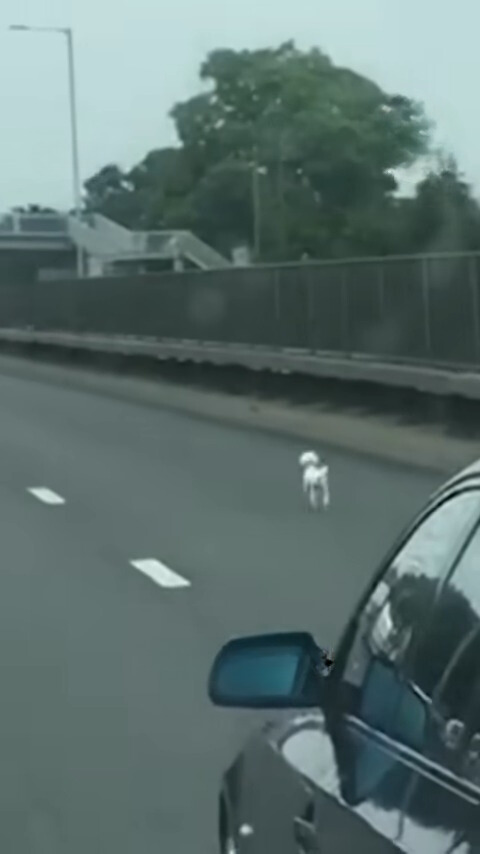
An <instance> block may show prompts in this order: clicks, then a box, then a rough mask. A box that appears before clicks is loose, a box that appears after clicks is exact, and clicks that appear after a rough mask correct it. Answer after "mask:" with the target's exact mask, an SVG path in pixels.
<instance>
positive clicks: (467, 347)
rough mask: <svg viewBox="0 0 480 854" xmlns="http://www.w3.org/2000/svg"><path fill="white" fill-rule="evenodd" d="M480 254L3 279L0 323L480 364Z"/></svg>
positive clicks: (425, 361) (36, 327) (389, 357)
mask: <svg viewBox="0 0 480 854" xmlns="http://www.w3.org/2000/svg"><path fill="white" fill-rule="evenodd" d="M479 306H480V255H479V254H464V255H460V254H458V255H442V256H433V255H432V256H425V257H401V258H390V259H362V260H357V261H343V262H327V263H319V264H300V265H287V266H283V267H276V266H265V267H256V268H246V269H239V268H230V269H227V270H225V269H224V270H216V271H210V272H185V273H164V274H160V275H148V276H136V277H132V276H130V277H128V276H125V277H121V278H120V277H112V278H106V279H88V280H80V281H78V280H77V281H76V280H69V281H56V282H39V283H36V284H35V285H33V286H30V285H29V286H20V285H15V284H14V283H12V285H11V286H10V287H0V327H3V328H22V327H23V328H24V327H27V326H28V327H32V328H34V329H38V330H51V331H55V330H57V331H58V330H60V331H65V332H76V333H92V334H107V335H130V336H137V337H153V338H159V339H160V338H161V339H176V340H179V341H180V340H190V341H200V342H217V343H219V344H222V345H230V344H241V345H247V346H252V347H259V346H260V347H268V348H270V349H284V350H288V349H292V350H302V351H307V352H322V353H332V354H351V355H360V356H363V357H372V358H377V359H379V360H385V361H399V362H413V363H420V364H422V363H423V364H430V365H449V366H452V365H454V366H466V365H467V366H472V367H475V368H476V367H479V366H480V308H479Z"/></svg>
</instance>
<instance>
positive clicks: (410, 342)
mask: <svg viewBox="0 0 480 854" xmlns="http://www.w3.org/2000/svg"><path fill="white" fill-rule="evenodd" d="M381 301H382V322H381V331H380V333H379V338H378V345H379V355H380V356H384V357H385V358H387V357H389V358H400V359H401V358H409V359H425V358H427V357H428V352H427V347H426V337H425V331H426V326H425V323H426V318H425V310H424V309H425V300H424V292H423V265H422V262H421V261H420V262H419V261H418V259H411V258H407V259H405V260H403V259H402V260H399V261H395V262H384V263H383V265H382V282H381Z"/></svg>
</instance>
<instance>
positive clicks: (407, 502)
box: [0, 361, 438, 854]
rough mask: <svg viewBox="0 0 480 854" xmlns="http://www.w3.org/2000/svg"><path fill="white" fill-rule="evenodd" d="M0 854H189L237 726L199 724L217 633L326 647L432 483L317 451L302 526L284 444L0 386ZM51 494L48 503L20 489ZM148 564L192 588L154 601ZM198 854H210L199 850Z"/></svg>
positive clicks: (209, 833) (139, 409)
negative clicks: (55, 497) (321, 507)
mask: <svg viewBox="0 0 480 854" xmlns="http://www.w3.org/2000/svg"><path fill="white" fill-rule="evenodd" d="M0 401H1V418H0V459H1V469H0V471H1V477H0V513H1V518H2V536H1V538H0V543H1V551H0V555H2V556H3V561H2V569H1V570H0V680H1V684H2V688H3V690H2V697H3V703H2V705H1V706H0V738H1V740H2V746H3V756H4V758H5V757H6V761H4V762H2V763H0V809H1V812H2V821H0V848H2V849H5V850H12V851H13V850H14V851H15V852H16V854H23V852H27V851H28V852H34V854H36V853H37V852H41V854H43V852H44V851H45V852H47V851H48V852H49V854H52V852H57V851H58V852H62V854H64V852H66V851H67V852H69V854H77V852H82V854H84V852H85V851H88V852H95V851H99V852H102V854H106V852H110V851H111V852H114V854H127V852H128V854H131V852H134V851H135V854H150V852H153V851H155V852H158V851H159V850H162V851H163V850H164V851H172V852H179V854H183V852H190V851H199V852H200V854H203V852H205V854H206V852H210V851H211V850H212V845H213V841H212V839H213V834H214V826H215V818H216V816H215V807H216V803H215V799H216V794H217V784H218V777H219V774H220V772H221V769H222V767H223V766H224V765H225V763H226V762H227V761H228V760H229V758H230V757H231V756H232V755H233V752H234V750H235V749H236V748H237V747H238V744H239V743H240V741H241V739H242V738H243V737H244V734H245V733H246V732H247V731H248V729H249V728H250V727H251V725H252V723H253V719H252V717H251V716H249V715H235V714H228V713H224V712H221V711H218V710H214V709H211V708H210V707H209V704H208V702H207V700H206V696H205V679H206V675H207V672H208V667H209V664H210V660H211V657H212V655H213V653H214V651H215V649H216V647H217V645H218V644H219V643H221V642H222V640H224V639H225V638H226V637H228V636H229V635H230V634H233V633H237V632H242V631H256V630H267V629H270V628H284V627H307V628H309V629H311V630H313V631H314V632H315V634H316V635H317V637H318V638H319V639H320V640H322V641H324V642H325V643H329V644H333V643H334V642H335V640H336V638H337V636H338V632H339V631H340V629H341V624H342V622H343V620H344V619H345V617H346V615H347V613H348V610H349V608H350V607H351V605H352V603H353V602H354V601H355V599H356V597H357V596H358V593H359V591H360V590H361V588H362V586H363V584H364V583H365V580H366V578H367V577H368V575H369V574H370V572H371V571H372V569H373V568H374V565H375V562H376V561H377V560H378V558H379V557H380V556H381V554H382V552H383V550H384V548H385V547H386V546H387V545H388V543H389V541H390V539H391V537H392V536H394V535H395V533H396V532H397V531H398V528H399V527H400V526H401V525H402V524H403V523H404V521H405V520H406V519H407V518H408V517H409V516H410V515H411V514H412V513H413V512H414V510H415V509H416V508H417V507H418V505H419V504H420V503H421V502H422V500H424V498H425V497H426V495H427V494H428V493H429V491H430V490H431V489H432V488H433V487H434V486H435V485H436V484H437V483H438V477H436V476H435V475H429V474H427V473H419V472H415V471H413V470H412V471H408V470H405V469H400V468H398V467H394V466H388V465H386V464H384V463H379V462H374V461H372V460H366V459H362V458H357V457H355V456H352V455H347V454H340V453H334V452H331V453H330V452H329V453H328V457H329V460H330V463H331V466H332V501H333V505H332V509H331V513H330V514H329V515H328V516H325V517H323V516H322V517H317V516H312V515H310V514H308V513H306V512H305V510H304V508H303V506H302V502H301V499H300V495H299V488H298V481H299V473H298V469H297V461H296V458H297V455H298V452H299V451H300V450H303V445H302V444H301V443H299V442H297V441H295V440H292V439H286V438H282V437H278V436H271V435H265V434H260V433H256V432H255V431H249V430H240V429H235V428H232V427H226V426H222V425H219V424H214V423H209V422H208V421H204V420H200V419H193V418H189V417H187V416H185V415H178V414H174V413H171V412H167V411H163V410H161V409H157V408H153V407H147V406H141V405H138V404H135V405H134V404H130V403H128V402H126V401H124V400H123V401H121V400H116V399H115V398H114V397H111V398H110V397H109V398H103V397H100V396H99V395H96V394H92V393H87V392H84V391H78V390H74V389H70V388H67V387H66V388H63V389H62V388H60V387H59V386H58V385H54V384H49V383H48V382H41V381H38V380H37V381H33V380H29V379H27V378H23V379H21V378H19V377H12V376H9V375H8V372H7V373H5V374H2V364H1V361H0ZM38 486H44V487H48V488H50V489H52V490H54V491H55V492H56V493H58V494H59V495H61V496H62V497H64V498H65V501H66V503H65V504H64V505H61V506H58V507H56V506H53V507H48V506H45V505H43V504H42V503H41V502H39V501H38V500H37V499H36V498H34V497H33V496H32V495H31V494H29V493H28V492H27V489H28V488H29V487H38ZM140 558H157V559H158V560H161V561H164V562H165V563H166V564H167V565H168V566H169V567H171V569H173V570H175V571H176V572H178V573H180V574H181V575H182V576H183V577H185V578H187V579H188V580H189V581H190V582H191V586H190V587H188V588H185V589H177V590H169V589H165V588H163V587H160V586H158V585H155V584H154V583H153V582H152V581H150V580H149V579H148V578H145V577H144V576H142V575H141V574H140V573H139V572H138V571H137V570H135V569H134V568H133V567H132V566H131V564H130V561H131V560H134V559H140ZM213 850H214V849H213Z"/></svg>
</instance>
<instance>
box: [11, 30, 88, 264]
mask: <svg viewBox="0 0 480 854" xmlns="http://www.w3.org/2000/svg"><path fill="white" fill-rule="evenodd" d="M9 29H10V30H13V31H15V32H23V33H60V35H62V36H64V37H65V40H66V45H67V59H68V90H69V101H70V132H71V142H72V179H73V199H74V210H75V216H76V217H77V219H80V212H81V208H82V194H81V186H80V165H79V155H78V125H77V96H76V88H75V58H74V45H73V30H72V28H71V27H30V26H26V25H24V24H12V25H11V26H10V27H9ZM77 275H78V276H82V275H83V254H82V250H81V248H80V247H79V246H77Z"/></svg>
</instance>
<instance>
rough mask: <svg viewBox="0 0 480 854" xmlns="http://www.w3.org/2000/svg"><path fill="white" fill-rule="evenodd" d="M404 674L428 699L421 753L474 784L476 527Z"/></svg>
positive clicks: (478, 704)
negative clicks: (425, 736) (427, 725)
mask: <svg viewBox="0 0 480 854" xmlns="http://www.w3.org/2000/svg"><path fill="white" fill-rule="evenodd" d="M407 670H408V675H409V677H410V678H411V679H412V681H413V682H414V683H415V685H417V686H418V687H419V688H420V689H421V690H422V691H424V692H425V694H426V695H427V697H428V698H429V701H430V715H429V730H428V739H427V742H426V749H425V752H426V753H427V754H428V755H429V756H430V758H431V759H433V760H435V761H437V762H441V763H442V764H444V765H445V766H446V767H447V768H448V769H449V770H450V771H452V772H454V773H456V774H460V775H461V776H465V777H466V778H467V779H469V780H470V781H471V782H474V783H475V784H476V785H480V527H477V528H476V530H475V532H474V533H473V535H472V537H471V539H470V540H469V541H468V543H467V544H466V545H465V548H464V550H463V552H462V553H461V555H460V557H459V559H458V563H457V564H456V566H455V567H454V568H453V570H452V572H451V574H450V576H449V578H448V579H447V582H446V583H445V585H444V587H443V589H442V592H441V595H440V597H439V599H438V602H437V603H436V605H435V607H434V609H433V611H432V613H431V615H430V618H429V621H428V625H427V627H426V631H425V634H424V635H423V637H422V639H421V642H420V643H419V644H418V646H417V648H416V649H415V650H414V651H413V653H412V657H411V660H410V661H409V662H408V667H407Z"/></svg>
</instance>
